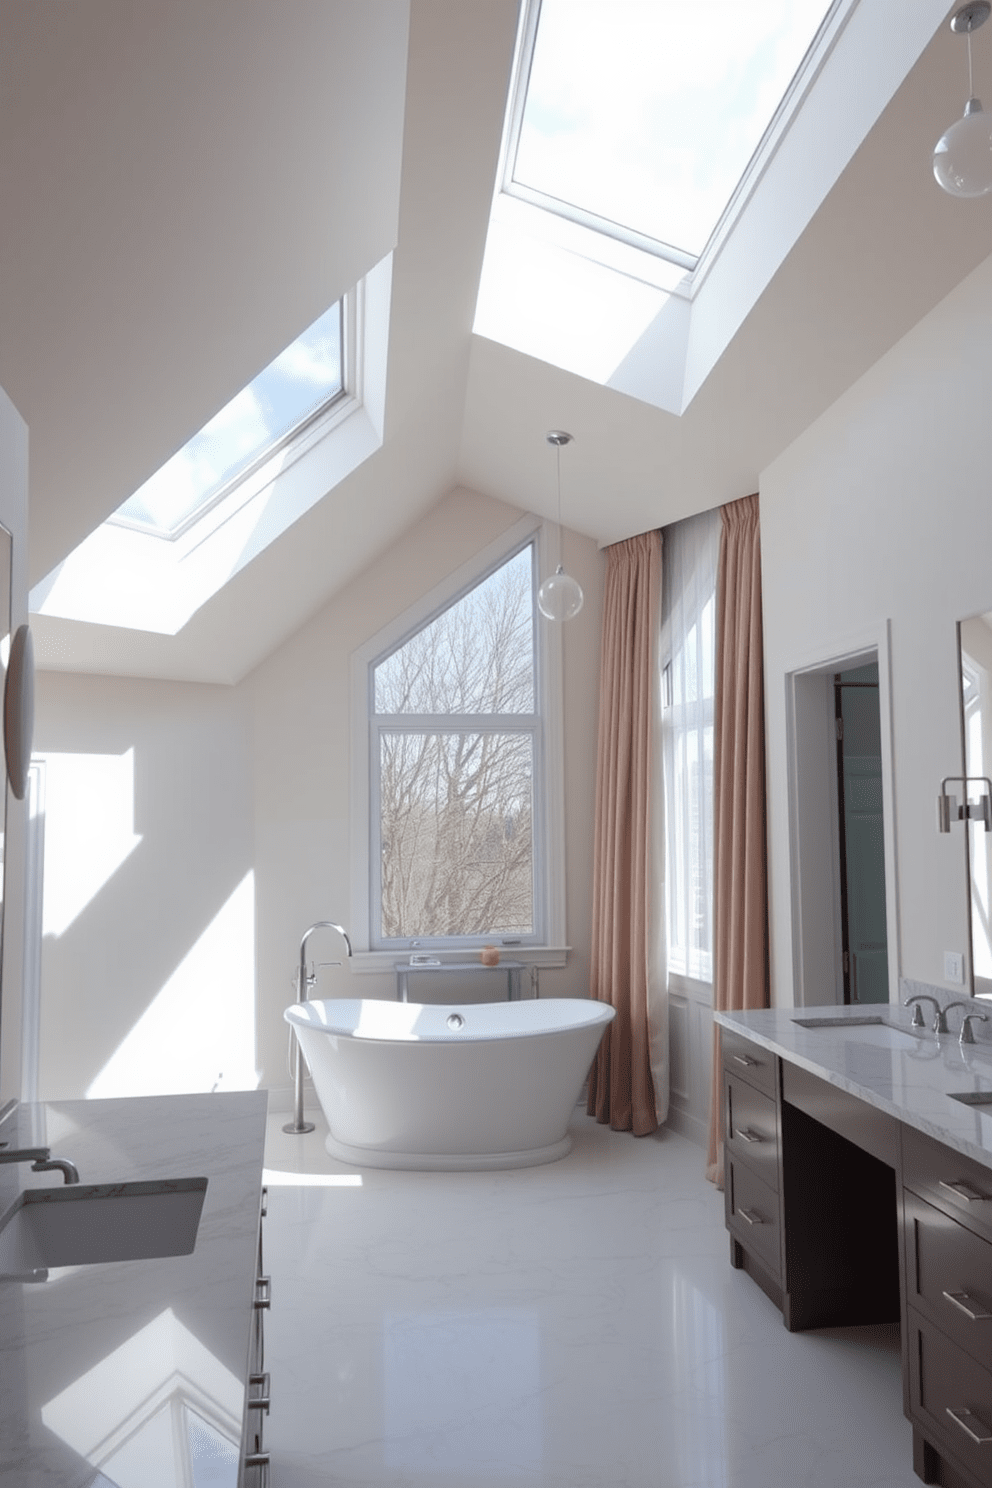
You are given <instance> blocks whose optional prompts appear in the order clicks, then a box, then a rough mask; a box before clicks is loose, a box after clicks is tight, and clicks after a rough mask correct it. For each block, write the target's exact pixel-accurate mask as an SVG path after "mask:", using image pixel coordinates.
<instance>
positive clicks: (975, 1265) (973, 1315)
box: [905, 1193, 992, 1368]
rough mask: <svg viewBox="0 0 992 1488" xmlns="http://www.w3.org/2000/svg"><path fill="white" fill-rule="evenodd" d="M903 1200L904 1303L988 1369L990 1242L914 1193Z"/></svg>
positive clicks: (991, 1364)
mask: <svg viewBox="0 0 992 1488" xmlns="http://www.w3.org/2000/svg"><path fill="white" fill-rule="evenodd" d="M905 1202H906V1296H907V1301H908V1302H909V1304H910V1306H912V1307H916V1308H917V1309H918V1310H919V1311H920V1312H922V1313H923V1314H925V1316H927V1317H928V1318H929V1319H930V1321H931V1322H933V1323H936V1325H937V1326H938V1327H939V1328H940V1329H941V1330H942V1331H943V1332H944V1333H946V1334H947V1335H948V1337H949V1338H952V1339H953V1340H954V1341H955V1342H956V1343H959V1344H960V1345H961V1347H962V1348H963V1349H965V1350H966V1351H967V1352H968V1353H969V1354H971V1355H972V1356H973V1357H974V1358H975V1359H976V1360H977V1361H978V1363H979V1364H982V1365H984V1366H985V1367H986V1368H992V1244H990V1243H989V1242H988V1241H987V1240H983V1239H982V1238H981V1237H980V1236H979V1235H976V1234H974V1233H973V1232H972V1231H971V1230H967V1229H965V1227H964V1225H961V1224H958V1222H957V1220H955V1219H952V1218H951V1216H950V1215H949V1214H945V1213H944V1212H943V1211H942V1210H940V1209H935V1208H934V1207H933V1206H932V1205H931V1204H926V1203H924V1202H923V1200H922V1199H919V1198H917V1197H916V1195H915V1194H912V1193H907V1194H906V1195H905Z"/></svg>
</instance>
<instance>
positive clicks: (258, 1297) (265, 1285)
mask: <svg viewBox="0 0 992 1488" xmlns="http://www.w3.org/2000/svg"><path fill="white" fill-rule="evenodd" d="M252 1305H253V1306H254V1307H255V1308H256V1309H257V1308H261V1307H271V1306H272V1277H271V1276H256V1277H255V1301H254V1303H253V1304H252Z"/></svg>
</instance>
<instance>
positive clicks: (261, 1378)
mask: <svg viewBox="0 0 992 1488" xmlns="http://www.w3.org/2000/svg"><path fill="white" fill-rule="evenodd" d="M248 1384H249V1385H255V1386H256V1387H257V1388H259V1389H260V1390H261V1392H262V1393H261V1394H260V1395H249V1396H248V1409H249V1410H264V1411H265V1413H266V1415H268V1413H269V1404H270V1400H271V1393H272V1391H271V1384H270V1381H269V1376H268V1374H267V1373H266V1374H250V1375H249V1376H248Z"/></svg>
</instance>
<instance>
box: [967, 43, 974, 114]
mask: <svg viewBox="0 0 992 1488" xmlns="http://www.w3.org/2000/svg"><path fill="white" fill-rule="evenodd" d="M974 96H975V80H974V78H973V76H972V71H971V32H970V31H969V32H968V97H969V98H974Z"/></svg>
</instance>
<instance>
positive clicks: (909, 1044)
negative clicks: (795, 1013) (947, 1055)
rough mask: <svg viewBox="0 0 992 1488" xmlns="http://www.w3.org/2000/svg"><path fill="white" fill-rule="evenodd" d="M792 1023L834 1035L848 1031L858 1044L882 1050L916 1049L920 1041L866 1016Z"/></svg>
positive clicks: (798, 1019) (802, 1019) (875, 1017)
mask: <svg viewBox="0 0 992 1488" xmlns="http://www.w3.org/2000/svg"><path fill="white" fill-rule="evenodd" d="M792 1021H793V1023H798V1024H799V1026H800V1028H829V1029H832V1030H833V1031H834V1032H835V1033H836V1032H841V1033H846V1032H847V1031H848V1030H850V1031H851V1033H852V1034H853V1035H854V1037H855V1038H857V1040H858V1042H859V1043H863V1044H872V1045H873V1046H874V1047H876V1048H882V1049H917V1048H919V1045H920V1039H918V1038H917V1037H916V1035H915V1034H912V1033H907V1032H906V1031H905V1029H902V1028H893V1027H892V1024H891V1023H887V1022H886V1020H885V1019H884V1018H880V1017H877V1016H874V1015H870V1014H866V1015H865V1016H864V1017H863V1018H838V1017H830V1016H826V1017H819V1018H793V1020H792Z"/></svg>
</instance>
